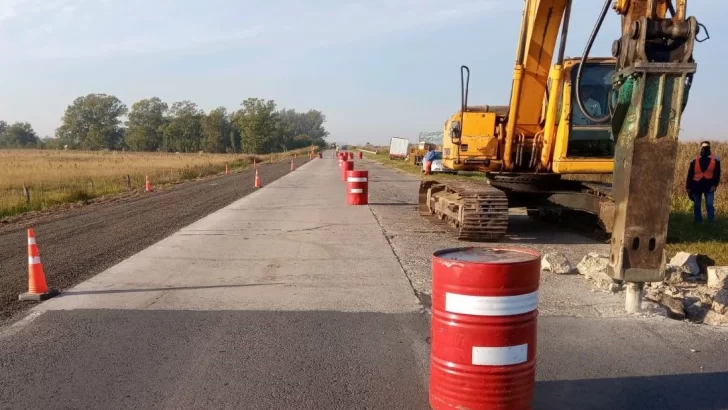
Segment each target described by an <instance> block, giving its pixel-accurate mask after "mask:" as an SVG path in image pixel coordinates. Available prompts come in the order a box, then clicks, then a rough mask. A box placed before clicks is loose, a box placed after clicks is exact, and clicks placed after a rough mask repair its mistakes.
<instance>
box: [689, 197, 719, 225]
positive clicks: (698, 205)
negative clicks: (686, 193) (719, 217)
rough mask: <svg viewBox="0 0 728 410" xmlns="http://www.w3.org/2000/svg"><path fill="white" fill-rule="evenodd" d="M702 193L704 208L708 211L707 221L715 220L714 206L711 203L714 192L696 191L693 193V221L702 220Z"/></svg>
mask: <svg viewBox="0 0 728 410" xmlns="http://www.w3.org/2000/svg"><path fill="white" fill-rule="evenodd" d="M703 195H705V208H706V210H707V211H708V222H713V221H714V220H715V206H714V205H713V199H714V198H715V192H705V193H702V192H697V193H694V194H693V206H694V209H693V213H694V215H695V222H698V223H700V222H703Z"/></svg>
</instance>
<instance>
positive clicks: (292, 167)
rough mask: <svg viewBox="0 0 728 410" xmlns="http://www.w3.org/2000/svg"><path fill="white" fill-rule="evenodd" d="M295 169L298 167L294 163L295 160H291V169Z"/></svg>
mask: <svg viewBox="0 0 728 410" xmlns="http://www.w3.org/2000/svg"><path fill="white" fill-rule="evenodd" d="M294 169H296V165H294V164H293V160H291V171H293V170H294Z"/></svg>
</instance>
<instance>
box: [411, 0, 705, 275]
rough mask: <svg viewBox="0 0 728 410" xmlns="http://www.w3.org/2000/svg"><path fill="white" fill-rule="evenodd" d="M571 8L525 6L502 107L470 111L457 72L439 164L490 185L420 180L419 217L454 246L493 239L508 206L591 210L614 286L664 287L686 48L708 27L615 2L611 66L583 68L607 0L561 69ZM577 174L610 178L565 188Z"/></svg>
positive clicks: (553, 1) (638, 4) (545, 3)
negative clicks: (442, 229) (581, 46)
mask: <svg viewBox="0 0 728 410" xmlns="http://www.w3.org/2000/svg"><path fill="white" fill-rule="evenodd" d="M585 1H586V0H585ZM571 4H572V0H525V1H524V10H523V17H522V21H521V29H520V38H519V41H518V47H517V52H516V61H515V69H514V72H513V85H512V91H511V98H510V105H508V106H487V105H486V106H469V105H468V85H469V77H470V71H469V69H468V67H466V66H463V67H462V68H461V93H462V96H461V108H460V110H459V111H458V112H457V113H456V114H454V115H453V116H451V117H450V118H449V119H448V120H447V122H446V123H445V127H444V135H443V141H442V156H443V160H442V162H443V165H444V166H445V167H447V168H450V169H452V170H456V171H480V172H484V173H485V175H486V177H487V180H488V182H487V183H484V182H477V181H464V180H463V181H452V182H451V181H443V182H437V181H432V180H423V181H422V184H421V187H420V212H421V214H423V215H427V216H431V217H436V218H438V219H440V220H442V221H445V222H447V225H449V226H450V228H451V229H452V230H453V231H454V232H455V233H456V234H457V236H458V237H459V238H461V239H467V240H498V239H500V238H502V237H503V236H504V235H505V233H506V230H507V226H508V208H509V206H510V207H522V206H525V207H527V208H529V209H531V210H533V211H535V210H537V209H539V208H543V207H564V208H567V209H577V210H583V211H588V212H590V213H593V214H595V215H597V216H598V217H599V220H600V221H601V223H602V225H603V227H604V228H605V229H606V230H607V232H611V234H612V239H611V247H612V249H611V264H610V275H611V276H613V277H615V278H616V279H621V280H625V281H628V282H637V283H641V282H649V281H657V280H661V279H662V276H663V275H664V272H663V266H664V258H665V255H664V246H665V240H666V236H667V222H668V216H669V212H670V197H669V195H670V187H671V185H672V182H673V174H674V166H675V158H676V155H677V144H678V132H679V130H680V120H681V118H682V113H683V110H684V109H685V106H686V104H687V97H688V92H689V90H690V86H691V84H692V80H693V75H694V73H695V72H696V68H697V64H696V63H695V61H694V59H693V47H694V45H695V42H696V41H704V40H706V39H707V38H708V35H707V30H705V35H704V37H705V38H704V39H701V40H696V36H697V35H698V34H699V32H700V31H701V30H700V29H701V28H702V29H705V27H704V26H702V25H701V24H699V23H698V22H697V20H696V19H695V17H686V14H685V13H686V6H687V0H678V1H677V2H676V4H675V5H673V4H672V1H671V0H617V1H616V2H615V3H614V5H613V8H614V9H615V10H616V12H617V13H619V14H620V15H621V21H622V23H621V25H622V30H621V33H622V36H621V38H619V39H617V40H616V41H615V42H614V44H613V46H612V54H613V57H610V58H590V57H589V53H590V50H591V47H592V44H593V42H594V39H595V37H596V35H597V33H598V32H599V29H600V27H601V25H602V22H603V20H604V18H605V16H606V13H607V12H608V11H609V6H610V5H611V4H612V0H605V2H604V6H603V8H602V10H601V12H600V14H599V18H598V20H597V23H596V24H595V27H594V29H593V31H592V33H591V36H590V37H589V39H588V41H587V44H586V47H585V50H584V53H583V55H582V57H581V58H578V59H565V58H564V50H565V47H566V41H567V34H568V28H569V19H570V11H571ZM668 13H669V16H668ZM562 23H563V24H562ZM559 28H561V36H560V44H559V48H558V53H556V54H555V53H554V50H555V48H556V43H557V38H558V37H559ZM554 55H556V60H555V62H553V66H552V58H553V56H554ZM615 163H616V164H618V166H616V167H615ZM574 174H613V184H612V185H608V184H596V183H583V182H579V181H572V180H566V179H563V178H562V176H563V175H574Z"/></svg>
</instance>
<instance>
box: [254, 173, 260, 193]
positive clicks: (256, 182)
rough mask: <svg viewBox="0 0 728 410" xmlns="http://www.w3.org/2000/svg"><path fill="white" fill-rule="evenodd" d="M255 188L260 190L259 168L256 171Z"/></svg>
mask: <svg viewBox="0 0 728 410" xmlns="http://www.w3.org/2000/svg"><path fill="white" fill-rule="evenodd" d="M253 188H260V177H259V176H258V168H256V169H255V185H253Z"/></svg>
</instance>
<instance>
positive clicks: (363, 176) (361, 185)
mask: <svg viewBox="0 0 728 410" xmlns="http://www.w3.org/2000/svg"><path fill="white" fill-rule="evenodd" d="M368 203H369V171H353V170H352V171H347V172H346V204H347V205H366V204H368Z"/></svg>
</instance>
